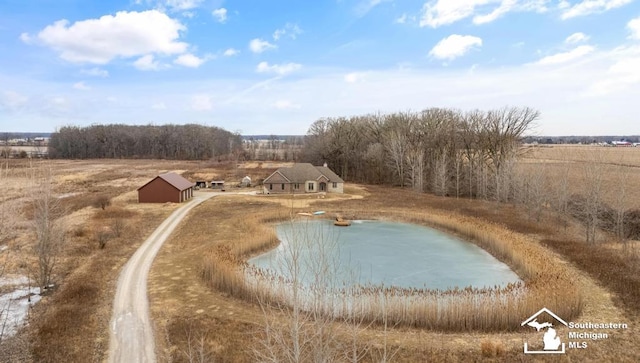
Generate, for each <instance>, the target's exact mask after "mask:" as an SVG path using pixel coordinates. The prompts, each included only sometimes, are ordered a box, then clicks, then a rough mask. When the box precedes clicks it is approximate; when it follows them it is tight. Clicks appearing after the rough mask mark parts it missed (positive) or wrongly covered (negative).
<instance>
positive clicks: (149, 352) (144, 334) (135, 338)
mask: <svg viewBox="0 0 640 363" xmlns="http://www.w3.org/2000/svg"><path fill="white" fill-rule="evenodd" d="M215 195H219V194H218V193H198V195H197V196H194V198H193V200H191V201H190V202H188V203H187V204H185V205H183V206H182V207H180V208H178V209H176V210H175V211H174V212H173V213H172V214H171V215H170V216H169V217H168V218H167V219H166V220H165V221H164V222H162V224H161V225H160V226H159V227H158V228H157V229H156V230H155V231H153V233H152V234H151V235H150V236H149V238H147V240H146V241H144V243H143V244H142V246H140V248H138V250H137V251H136V252H135V253H134V255H133V256H132V257H131V258H130V259H129V261H128V262H127V264H126V265H125V266H124V268H123V269H122V272H121V273H120V277H119V278H118V287H117V290H116V296H115V299H114V301H113V315H112V316H111V324H110V327H111V329H110V334H109V338H110V339H109V340H110V342H109V362H111V363H135V362H139V363H153V362H155V361H156V355H155V342H154V339H153V328H152V325H151V320H150V318H149V300H148V299H147V276H148V275H149V269H150V268H151V264H152V263H153V259H154V258H155V256H156V254H157V253H158V251H159V250H160V247H162V244H163V243H164V241H165V240H166V239H167V238H168V237H169V235H170V234H171V232H173V230H174V229H175V228H176V226H177V225H178V224H179V223H180V221H181V220H182V219H183V218H184V217H185V216H186V215H187V213H189V211H190V210H191V209H192V208H193V207H195V206H197V205H198V204H200V203H202V202H204V201H205V200H207V199H209V198H211V197H213V196H215Z"/></svg>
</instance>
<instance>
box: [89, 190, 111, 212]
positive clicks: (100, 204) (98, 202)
mask: <svg viewBox="0 0 640 363" xmlns="http://www.w3.org/2000/svg"><path fill="white" fill-rule="evenodd" d="M110 205H111V198H109V197H108V196H107V195H105V194H100V195H98V196H97V197H96V198H95V199H94V200H93V206H94V207H96V208H100V209H102V210H105V208H107V207H108V206H110Z"/></svg>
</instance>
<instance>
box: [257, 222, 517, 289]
mask: <svg viewBox="0 0 640 363" xmlns="http://www.w3.org/2000/svg"><path fill="white" fill-rule="evenodd" d="M276 232H277V234H278V238H279V239H280V241H281V244H280V245H279V246H278V247H277V248H275V249H273V250H271V251H269V252H267V253H265V254H262V255H260V256H257V257H255V258H252V259H250V260H249V263H250V264H253V265H255V266H256V267H259V268H262V269H267V270H270V271H272V272H273V273H274V274H276V275H278V276H282V277H285V278H288V279H290V278H291V276H292V274H294V273H297V275H298V276H300V279H299V280H300V281H302V282H303V283H305V284H313V283H324V284H329V285H331V286H334V287H341V286H345V285H346V286H351V285H355V284H361V285H365V284H373V285H379V284H384V285H385V286H397V287H405V288H425V287H426V288H430V289H447V288H450V287H460V288H463V287H467V286H473V287H478V288H482V287H494V286H496V285H498V286H504V285H507V284H508V283H512V282H518V281H520V279H519V278H518V276H517V275H516V274H515V273H514V272H513V271H511V269H510V268H509V267H508V266H507V265H505V264H504V263H502V262H500V261H498V260H497V259H495V258H494V257H493V256H491V255H490V254H489V253H487V252H486V251H484V250H483V249H481V248H480V247H478V246H476V245H474V244H472V243H469V242H465V241H463V240H460V239H459V238H456V237H454V236H451V235H448V234H446V233H443V232H440V231H438V230H435V229H432V228H428V227H423V226H418V225H413V224H406V223H394V222H381V221H354V222H353V224H352V225H351V227H335V226H333V221H329V220H316V219H310V220H303V221H297V222H294V223H282V224H279V225H277V226H276ZM295 261H298V262H297V263H296V262H295ZM295 271H297V272H295ZM318 271H323V272H321V273H318Z"/></svg>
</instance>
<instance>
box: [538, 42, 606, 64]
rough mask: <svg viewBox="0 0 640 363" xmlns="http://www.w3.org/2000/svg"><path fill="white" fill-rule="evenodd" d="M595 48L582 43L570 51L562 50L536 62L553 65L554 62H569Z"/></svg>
mask: <svg viewBox="0 0 640 363" xmlns="http://www.w3.org/2000/svg"><path fill="white" fill-rule="evenodd" d="M594 50H595V48H594V47H592V46H590V45H581V46H579V47H576V48H574V49H572V50H570V51H568V52H562V53H557V54H554V55H549V56H546V57H544V58H542V59H540V60H539V61H537V62H535V63H534V64H537V65H552V64H561V63H567V62H570V61H572V60H576V59H578V58H581V57H584V56H585V55H587V54H589V53H591V52H593V51H594Z"/></svg>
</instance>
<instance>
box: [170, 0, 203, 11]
mask: <svg viewBox="0 0 640 363" xmlns="http://www.w3.org/2000/svg"><path fill="white" fill-rule="evenodd" d="M203 2H204V0H167V1H166V5H167V6H168V7H169V8H171V9H173V10H189V9H195V8H197V7H199V6H200V4H202V3H203Z"/></svg>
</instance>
